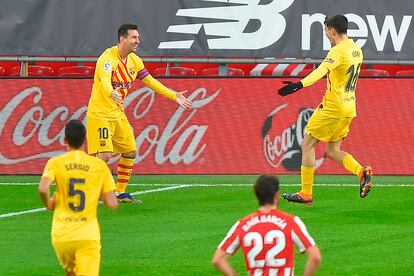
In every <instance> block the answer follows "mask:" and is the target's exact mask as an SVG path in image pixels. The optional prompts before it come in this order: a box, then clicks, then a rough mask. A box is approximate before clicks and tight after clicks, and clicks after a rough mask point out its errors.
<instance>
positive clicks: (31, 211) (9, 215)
mask: <svg viewBox="0 0 414 276" xmlns="http://www.w3.org/2000/svg"><path fill="white" fill-rule="evenodd" d="M42 211H46V208H44V207H43V208H37V209H31V210H26V211H20V212H13V213H6V214H1V215H0V218H7V217H14V216H20V215H24V214H30V213H37V212H42Z"/></svg>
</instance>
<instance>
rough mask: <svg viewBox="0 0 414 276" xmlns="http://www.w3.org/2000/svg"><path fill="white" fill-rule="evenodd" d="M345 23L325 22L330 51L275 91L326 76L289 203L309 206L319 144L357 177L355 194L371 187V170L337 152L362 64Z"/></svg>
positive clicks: (351, 112)
mask: <svg viewBox="0 0 414 276" xmlns="http://www.w3.org/2000/svg"><path fill="white" fill-rule="evenodd" d="M347 30H348V20H347V18H346V17H345V16H343V15H335V16H331V17H327V18H326V19H325V34H326V36H327V37H328V39H329V41H330V42H331V45H332V48H331V49H330V51H329V53H328V55H327V56H326V58H325V59H324V61H323V62H322V63H321V65H320V66H319V67H318V68H317V69H316V70H314V71H313V72H312V73H310V74H309V75H308V76H307V77H305V78H304V79H302V80H301V81H299V82H296V83H291V82H287V83H288V84H287V85H285V86H284V87H282V88H280V89H279V94H280V95H281V96H286V95H289V94H292V93H294V92H296V91H298V90H299V89H301V88H303V87H307V86H310V85H312V84H313V83H315V82H316V81H318V80H320V79H321V78H322V77H323V76H325V75H326V74H327V85H326V86H327V88H326V93H325V96H324V97H323V99H322V102H321V104H320V105H319V106H318V107H317V109H316V110H315V112H314V113H313V114H312V117H311V118H310V120H309V123H308V125H307V126H306V129H305V137H304V140H303V143H302V166H301V181H302V190H301V191H300V192H298V193H294V194H284V195H283V197H284V198H285V199H287V200H288V201H291V202H297V203H304V204H307V205H310V204H312V203H313V193H312V187H313V177H314V174H315V147H316V145H317V144H318V142H319V141H322V142H325V143H326V156H327V157H328V158H330V159H332V160H333V161H335V162H337V163H339V164H341V165H343V166H344V167H345V169H347V170H348V171H350V172H351V173H353V174H356V175H357V176H359V178H360V190H359V194H360V196H361V198H364V197H366V196H367V195H368V193H369V191H370V188H371V186H372V183H371V176H372V168H371V167H370V166H364V167H362V166H361V165H360V164H359V163H358V162H357V161H356V160H355V159H354V157H352V155H351V154H349V153H347V152H345V151H342V150H341V144H342V141H343V140H344V139H345V137H346V136H347V135H348V132H349V126H350V124H351V121H352V119H353V118H354V117H355V116H356V105H355V100H356V98H355V87H356V83H357V79H358V75H359V70H360V67H361V64H362V60H363V56H362V50H361V49H360V48H359V47H358V46H357V45H356V44H355V43H354V41H353V40H352V39H349V38H348V36H347Z"/></svg>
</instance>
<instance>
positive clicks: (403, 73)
mask: <svg viewBox="0 0 414 276" xmlns="http://www.w3.org/2000/svg"><path fill="white" fill-rule="evenodd" d="M395 75H396V76H400V77H402V76H404V77H414V70H401V71H397V72H396V73H395Z"/></svg>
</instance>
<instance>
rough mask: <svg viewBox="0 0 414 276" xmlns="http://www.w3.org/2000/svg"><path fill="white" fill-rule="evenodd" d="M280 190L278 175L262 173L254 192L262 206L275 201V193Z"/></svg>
mask: <svg viewBox="0 0 414 276" xmlns="http://www.w3.org/2000/svg"><path fill="white" fill-rule="evenodd" d="M278 191H279V178H278V177H277V176H276V175H271V174H265V175H261V176H259V178H258V179H257V180H256V183H255V184H254V193H255V195H256V198H257V200H258V201H259V205H260V206H263V205H266V204H273V203H275V194H276V193H277V192H278Z"/></svg>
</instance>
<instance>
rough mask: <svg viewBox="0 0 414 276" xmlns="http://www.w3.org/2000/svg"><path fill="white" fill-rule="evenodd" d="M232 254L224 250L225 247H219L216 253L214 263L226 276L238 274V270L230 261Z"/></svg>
mask: <svg viewBox="0 0 414 276" xmlns="http://www.w3.org/2000/svg"><path fill="white" fill-rule="evenodd" d="M230 256H231V255H230V254H227V253H226V252H224V250H223V249H221V248H218V249H217V250H216V253H214V256H213V260H212V263H213V265H214V266H215V267H216V268H217V270H218V271H220V272H221V273H222V274H223V275H225V276H234V275H237V272H236V271H235V270H234V269H233V267H232V266H231V265H230V263H229V258H230Z"/></svg>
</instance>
